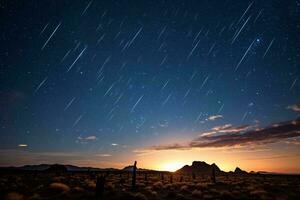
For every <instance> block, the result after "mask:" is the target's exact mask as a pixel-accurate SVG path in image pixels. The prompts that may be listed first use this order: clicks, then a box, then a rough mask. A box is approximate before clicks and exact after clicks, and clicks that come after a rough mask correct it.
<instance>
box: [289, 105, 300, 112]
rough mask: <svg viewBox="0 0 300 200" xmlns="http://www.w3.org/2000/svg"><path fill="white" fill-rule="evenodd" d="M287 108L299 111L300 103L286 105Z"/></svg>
mask: <svg viewBox="0 0 300 200" xmlns="http://www.w3.org/2000/svg"><path fill="white" fill-rule="evenodd" d="M287 109H290V110H293V111H296V112H299V111H300V105H291V106H288V107H287Z"/></svg>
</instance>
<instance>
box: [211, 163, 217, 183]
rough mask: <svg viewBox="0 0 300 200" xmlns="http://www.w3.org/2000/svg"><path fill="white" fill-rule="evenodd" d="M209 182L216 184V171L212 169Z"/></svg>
mask: <svg viewBox="0 0 300 200" xmlns="http://www.w3.org/2000/svg"><path fill="white" fill-rule="evenodd" d="M211 180H212V182H213V183H216V169H215V168H214V167H213V168H212V174H211Z"/></svg>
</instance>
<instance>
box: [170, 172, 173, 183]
mask: <svg viewBox="0 0 300 200" xmlns="http://www.w3.org/2000/svg"><path fill="white" fill-rule="evenodd" d="M170 183H173V175H172V174H171V175H170Z"/></svg>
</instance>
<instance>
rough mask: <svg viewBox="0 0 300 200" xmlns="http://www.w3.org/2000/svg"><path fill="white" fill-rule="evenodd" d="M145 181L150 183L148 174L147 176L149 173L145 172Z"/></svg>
mask: <svg viewBox="0 0 300 200" xmlns="http://www.w3.org/2000/svg"><path fill="white" fill-rule="evenodd" d="M144 180H145V181H146V182H147V181H148V174H147V172H145V178H144Z"/></svg>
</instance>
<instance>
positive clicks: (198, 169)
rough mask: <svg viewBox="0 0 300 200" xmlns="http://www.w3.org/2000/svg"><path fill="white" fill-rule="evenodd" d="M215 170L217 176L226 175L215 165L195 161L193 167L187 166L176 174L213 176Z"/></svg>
mask: <svg viewBox="0 0 300 200" xmlns="http://www.w3.org/2000/svg"><path fill="white" fill-rule="evenodd" d="M213 169H215V172H216V173H217V174H220V173H224V172H223V171H221V170H220V168H219V167H218V166H217V165H216V164H215V163H213V164H211V165H209V164H207V163H206V162H203V161H194V162H193V163H192V165H191V166H189V165H185V166H184V167H182V168H181V169H179V170H177V171H176V173H183V174H193V173H195V174H211V173H212V170H213Z"/></svg>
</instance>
